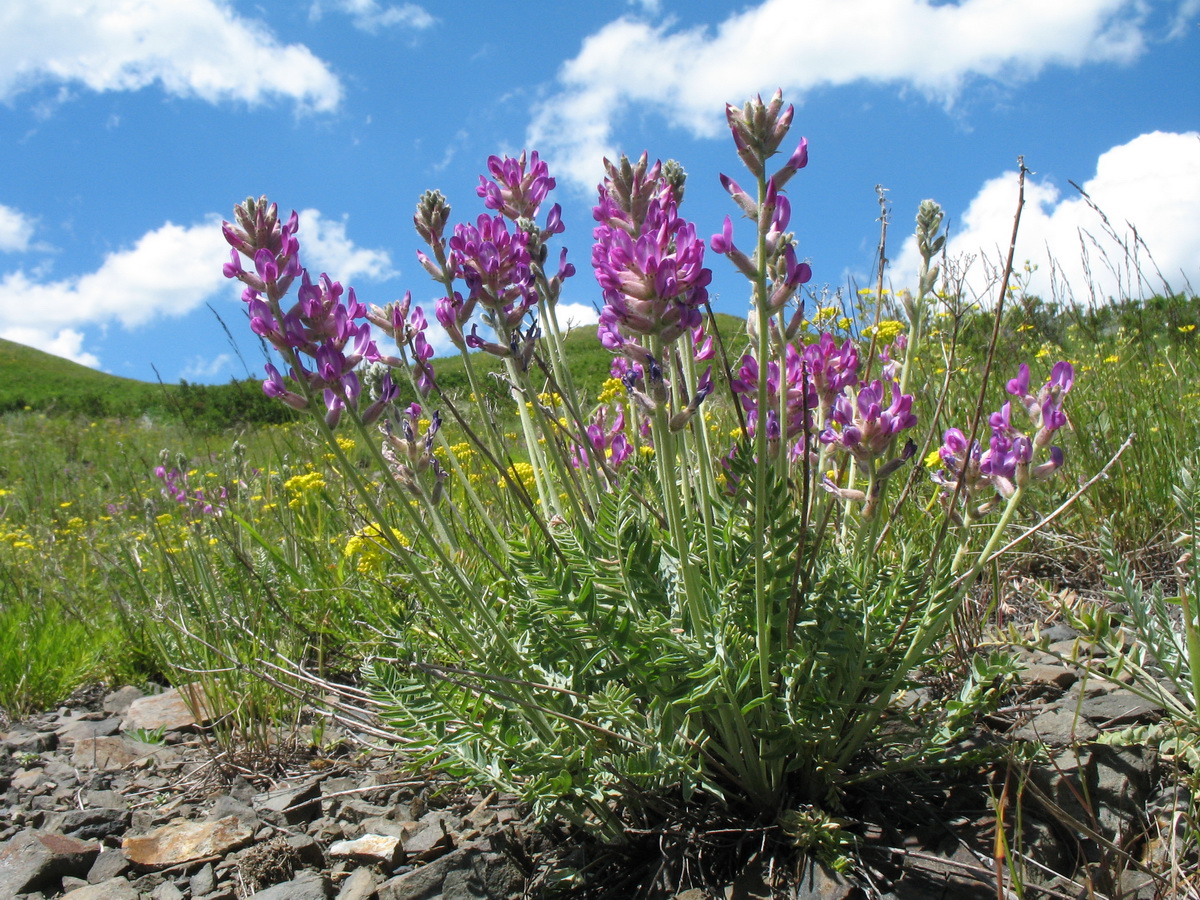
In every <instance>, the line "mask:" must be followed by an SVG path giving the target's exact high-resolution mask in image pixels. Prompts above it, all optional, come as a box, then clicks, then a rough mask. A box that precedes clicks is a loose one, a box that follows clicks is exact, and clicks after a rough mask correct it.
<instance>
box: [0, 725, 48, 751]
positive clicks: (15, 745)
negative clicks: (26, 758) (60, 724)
mask: <svg viewBox="0 0 1200 900" xmlns="http://www.w3.org/2000/svg"><path fill="white" fill-rule="evenodd" d="M0 746H3V747H4V749H5V750H8V751H9V752H10V753H44V752H46V751H47V750H53V749H54V748H55V747H56V746H58V735H57V734H55V733H54V732H53V731H34V730H33V729H31V728H26V727H24V726H23V725H18V726H17V727H16V728H14V729H13V730H12V731H9V732H6V733H5V734H4V736H3V737H2V738H0Z"/></svg>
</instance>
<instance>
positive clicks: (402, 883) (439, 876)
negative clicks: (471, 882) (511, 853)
mask: <svg viewBox="0 0 1200 900" xmlns="http://www.w3.org/2000/svg"><path fill="white" fill-rule="evenodd" d="M482 856H483V853H482V852H481V851H480V850H477V849H476V848H474V847H460V848H458V849H457V850H453V851H451V852H450V853H447V854H446V855H445V856H443V857H442V858H441V859H436V860H434V861H433V862H431V863H429V865H427V866H421V867H420V868H417V869H413V870H412V871H411V872H405V873H404V874H403V875H397V876H396V877H395V878H391V879H389V880H387V881H385V882H384V883H383V884H381V885H379V887H378V889H377V893H378V895H379V900H430V898H433V897H437V896H440V895H441V893H442V887H443V885H444V884H445V882H446V880H447V877H448V876H449V875H451V874H452V873H455V872H463V873H471V874H475V873H476V870H482V866H483V861H482Z"/></svg>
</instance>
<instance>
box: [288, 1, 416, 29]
mask: <svg viewBox="0 0 1200 900" xmlns="http://www.w3.org/2000/svg"><path fill="white" fill-rule="evenodd" d="M332 6H333V8H334V9H336V10H337V11H338V12H342V13H345V14H346V15H348V16H350V20H351V21H352V22H353V23H354V27H355V28H357V29H359V30H360V31H366V32H369V33H372V34H373V33H374V32H376V31H378V30H379V29H380V28H390V27H394V26H400V27H405V28H415V29H417V30H419V31H420V30H424V29H426V28H431V27H433V25H434V24H436V23H437V19H435V18H434V17H433V16H432V15H430V14H429V12H428V11H427V10H426V9H425V8H424V7H421V6H418V5H417V4H416V3H401V4H400V5H399V6H385V5H383V4H380V3H379V2H378V0H333V3H332ZM322 12H323V9H322V6H321V4H320V3H319V2H314V3H313V4H312V5H311V6H310V7H309V16H310V17H311V18H313V19H320V18H321V15H322Z"/></svg>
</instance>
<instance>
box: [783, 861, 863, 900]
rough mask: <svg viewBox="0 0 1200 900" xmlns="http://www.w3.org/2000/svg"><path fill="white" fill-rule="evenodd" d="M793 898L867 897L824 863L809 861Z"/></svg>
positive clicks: (849, 899)
mask: <svg viewBox="0 0 1200 900" xmlns="http://www.w3.org/2000/svg"><path fill="white" fill-rule="evenodd" d="M793 896H794V898H795V900H865V898H866V896H867V895H866V894H864V893H863V891H862V889H861V888H859V887H858V885H856V884H855V883H854V882H853V881H851V880H850V879H848V878H846V877H844V876H842V875H839V874H838V873H837V872H835V871H834V870H833V869H831V868H829V867H828V866H826V865H825V864H824V863H820V862H817V861H815V860H809V861H808V862H807V864H806V865H805V867H804V871H803V872H802V873H801V876H800V883H799V884H798V885H796V893H795V894H794V895H793Z"/></svg>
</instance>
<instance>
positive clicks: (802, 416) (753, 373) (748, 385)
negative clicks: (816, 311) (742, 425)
mask: <svg viewBox="0 0 1200 900" xmlns="http://www.w3.org/2000/svg"><path fill="white" fill-rule="evenodd" d="M760 373H761V370H760V368H759V365H758V360H756V359H755V358H754V357H753V356H750V355H749V354H747V355H746V356H743V357H742V360H741V366H740V368H739V369H738V372H737V375H736V376H735V377H734V379H733V380H732V381H731V382H730V387H731V388H732V390H733V392H734V394H736V395H737V396H738V397H739V399H740V401H741V404H742V409H744V410H745V411H746V427H747V432H748V433H749V435H750V436H753V435H754V434H755V433H756V431H757V428H758V420H759V410H758V382H759V377H760ZM780 391H783V392H784V394H785V398H784V406H785V409H786V413H787V423H786V434H787V437H788V438H789V439H790V438H793V437H795V436H796V435H798V434H800V433H801V432H802V431H803V430H804V427H805V420H806V417H807V415H808V412H807V411H808V410H811V409H814V408H815V407H816V406H817V402H818V398H817V391H816V387H815V385H814V383H813V380H812V377H811V375H810V376H809V378H808V380H807V385H806V384H805V376H804V364H803V360H802V358H801V356H800V353H799V351H797V350H796V348H795V346H794V345H792V344H788V345H787V350H786V351H785V354H784V366H783V374H782V378H781V375H780V368H779V363H777V362H774V361H772V362H768V363H767V409H768V411H769V413H774V427H776V428H780V427H781V426H780V423H779V421H778V413H777V412H776V411H777V410H778V409H779V394H780ZM810 424H811V420H810Z"/></svg>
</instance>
